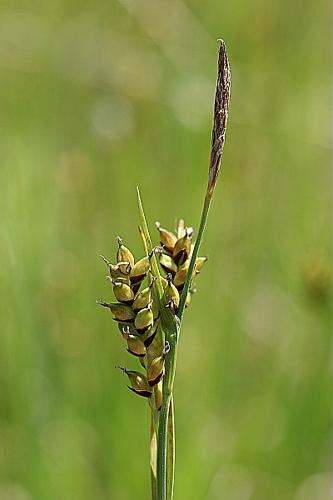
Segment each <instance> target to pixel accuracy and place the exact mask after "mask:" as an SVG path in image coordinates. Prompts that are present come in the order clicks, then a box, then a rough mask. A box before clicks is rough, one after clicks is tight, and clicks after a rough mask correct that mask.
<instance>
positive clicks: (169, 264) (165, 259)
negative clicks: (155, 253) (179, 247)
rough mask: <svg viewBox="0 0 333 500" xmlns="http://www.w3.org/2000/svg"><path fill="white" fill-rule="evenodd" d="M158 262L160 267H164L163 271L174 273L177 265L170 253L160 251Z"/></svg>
mask: <svg viewBox="0 0 333 500" xmlns="http://www.w3.org/2000/svg"><path fill="white" fill-rule="evenodd" d="M160 264H161V267H162V269H164V271H165V272H166V273H172V274H176V272H177V266H176V264H175V263H174V261H173V258H172V257H170V255H166V254H165V253H162V254H161V255H160Z"/></svg>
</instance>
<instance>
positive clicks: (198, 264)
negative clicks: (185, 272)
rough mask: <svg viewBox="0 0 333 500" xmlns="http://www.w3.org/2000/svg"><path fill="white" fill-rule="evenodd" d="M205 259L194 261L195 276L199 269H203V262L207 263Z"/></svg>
mask: <svg viewBox="0 0 333 500" xmlns="http://www.w3.org/2000/svg"><path fill="white" fill-rule="evenodd" d="M207 259H208V258H207V257H198V258H197V260H196V261H195V272H196V273H197V274H199V273H200V271H201V269H202V268H203V266H204V264H205V262H207Z"/></svg>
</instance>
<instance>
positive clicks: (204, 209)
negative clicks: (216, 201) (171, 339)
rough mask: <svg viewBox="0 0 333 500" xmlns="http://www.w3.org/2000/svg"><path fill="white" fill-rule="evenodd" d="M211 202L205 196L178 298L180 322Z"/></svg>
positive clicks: (208, 197) (209, 198) (207, 196)
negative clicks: (189, 260)
mask: <svg viewBox="0 0 333 500" xmlns="http://www.w3.org/2000/svg"><path fill="white" fill-rule="evenodd" d="M211 200H212V198H211V196H209V195H208V194H206V197H205V201H204V204H203V207H202V212H201V219H200V226H199V229H198V235H197V238H196V241H195V245H194V249H193V253H192V257H191V262H190V265H189V268H188V272H187V276H186V280H185V284H184V288H183V291H182V294H181V297H180V303H179V308H178V313H177V315H178V318H179V321H180V322H181V321H182V318H183V314H184V309H185V303H186V297H187V294H188V292H189V290H190V287H191V283H192V278H193V271H194V266H195V262H196V260H197V257H198V253H199V249H200V245H201V241H202V236H203V233H204V231H205V227H206V222H207V217H208V212H209V207H210V203H211Z"/></svg>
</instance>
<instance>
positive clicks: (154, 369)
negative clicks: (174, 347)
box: [147, 343, 170, 386]
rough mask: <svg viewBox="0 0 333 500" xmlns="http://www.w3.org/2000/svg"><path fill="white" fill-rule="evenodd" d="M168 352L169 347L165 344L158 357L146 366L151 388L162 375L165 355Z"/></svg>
mask: <svg viewBox="0 0 333 500" xmlns="http://www.w3.org/2000/svg"><path fill="white" fill-rule="evenodd" d="M169 351H170V345H169V343H167V344H166V345H165V347H164V349H163V351H162V353H161V355H160V356H158V357H157V358H155V359H153V360H152V361H151V363H150V364H149V366H148V370H147V378H148V383H149V385H151V386H154V385H156V384H158V382H159V381H160V380H161V379H162V377H163V375H164V360H165V356H166V355H167V353H168V352H169Z"/></svg>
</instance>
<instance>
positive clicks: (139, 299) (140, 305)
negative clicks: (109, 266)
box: [132, 286, 151, 311]
mask: <svg viewBox="0 0 333 500" xmlns="http://www.w3.org/2000/svg"><path fill="white" fill-rule="evenodd" d="M149 302H151V286H148V287H147V288H145V289H144V290H142V292H139V293H138V294H137V296H136V297H135V300H134V302H133V306H132V307H133V309H134V311H138V310H139V309H144V308H145V307H147V306H148V304H149Z"/></svg>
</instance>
